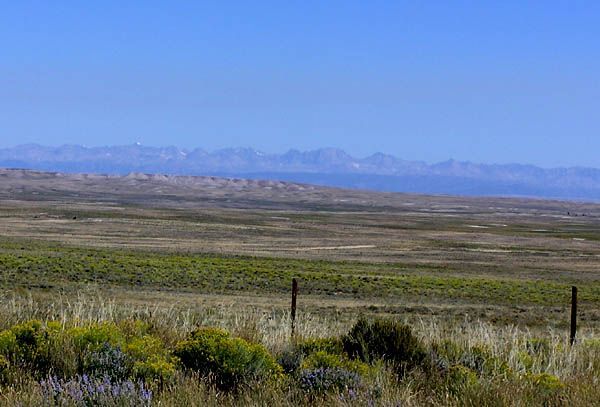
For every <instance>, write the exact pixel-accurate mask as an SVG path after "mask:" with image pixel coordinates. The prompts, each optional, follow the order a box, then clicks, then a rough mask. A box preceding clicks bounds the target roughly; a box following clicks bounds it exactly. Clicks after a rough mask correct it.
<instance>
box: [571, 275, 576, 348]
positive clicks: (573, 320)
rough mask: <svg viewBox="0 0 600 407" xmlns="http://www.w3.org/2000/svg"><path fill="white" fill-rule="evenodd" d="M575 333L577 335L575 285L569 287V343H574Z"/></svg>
mask: <svg viewBox="0 0 600 407" xmlns="http://www.w3.org/2000/svg"><path fill="white" fill-rule="evenodd" d="M575 335H577V287H575V286H573V287H571V337H570V343H571V345H573V344H574V343H575Z"/></svg>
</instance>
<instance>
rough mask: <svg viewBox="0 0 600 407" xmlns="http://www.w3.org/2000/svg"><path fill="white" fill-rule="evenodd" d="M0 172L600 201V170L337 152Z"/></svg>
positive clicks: (80, 161)
mask: <svg viewBox="0 0 600 407" xmlns="http://www.w3.org/2000/svg"><path fill="white" fill-rule="evenodd" d="M0 167H4V168H24V169H33V170H41V171H60V172H67V173H76V172H82V173H102V174H115V175H125V174H129V173H132V172H140V173H161V174H174V175H217V176H230V177H231V176H233V177H242V178H249V179H271V180H286V181H294V182H304V183H311V184H319V185H325V186H335V187H344V188H361V189H373V190H378V191H389V192H414V193H428V194H453V195H471V196H477V195H481V196H486V195H487V196H524V197H539V198H559V199H574V200H594V201H597V200H600V169H593V168H581V167H573V168H553V169H543V168H539V167H535V166H532V165H522V164H504V165H497V164H476V163H472V162H460V161H455V160H448V161H445V162H441V163H437V164H427V163H425V162H421V161H407V160H402V159H400V158H397V157H394V156H392V155H389V154H383V153H376V154H373V155H371V156H369V157H366V158H356V157H352V156H351V155H349V154H347V153H346V152H345V151H343V150H340V149H336V148H322V149H318V150H313V151H298V150H290V151H288V152H286V153H284V154H267V153H263V152H261V151H257V150H254V149H252V148H227V149H222V150H217V151H214V152H207V151H205V150H202V149H195V150H185V149H180V148H177V147H172V146H171V147H147V146H143V145H140V144H133V145H126V146H107V147H84V146H80V145H64V146H60V147H47V146H41V145H37V144H26V145H20V146H17V147H13V148H5V149H0Z"/></svg>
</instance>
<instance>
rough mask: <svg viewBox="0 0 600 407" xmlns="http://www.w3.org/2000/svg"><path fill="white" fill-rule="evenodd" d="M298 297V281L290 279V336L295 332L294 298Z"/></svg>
mask: <svg viewBox="0 0 600 407" xmlns="http://www.w3.org/2000/svg"><path fill="white" fill-rule="evenodd" d="M297 297H298V281H296V279H295V278H292V314H291V317H292V336H294V333H295V330H296V298H297Z"/></svg>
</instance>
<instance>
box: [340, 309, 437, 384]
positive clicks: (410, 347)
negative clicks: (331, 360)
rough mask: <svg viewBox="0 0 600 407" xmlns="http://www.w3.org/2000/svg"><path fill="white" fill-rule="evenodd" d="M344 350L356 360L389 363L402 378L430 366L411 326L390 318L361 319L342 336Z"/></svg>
mask: <svg viewBox="0 0 600 407" xmlns="http://www.w3.org/2000/svg"><path fill="white" fill-rule="evenodd" d="M342 343H343V347H344V351H345V352H346V353H347V354H348V355H349V356H350V357H351V358H353V359H359V360H362V361H363V362H367V363H373V362H375V361H377V360H379V359H382V360H384V361H386V362H387V363H390V364H391V365H392V366H393V367H394V369H395V370H396V373H398V375H399V376H400V377H402V376H404V375H405V373H406V372H407V371H409V370H411V369H414V368H416V367H423V366H426V364H427V365H428V363H426V362H428V355H427V352H426V351H425V348H424V347H423V345H422V344H421V342H420V341H419V340H418V339H417V338H416V337H415V336H414V335H413V334H412V331H411V329H410V327H409V326H407V325H403V324H401V323H399V322H395V321H392V320H387V319H376V320H374V321H368V320H367V319H365V318H360V319H359V320H358V321H357V322H356V324H354V326H353V327H352V328H351V329H350V332H348V334H346V335H345V336H344V337H343V338H342Z"/></svg>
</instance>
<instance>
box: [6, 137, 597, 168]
mask: <svg viewBox="0 0 600 407" xmlns="http://www.w3.org/2000/svg"><path fill="white" fill-rule="evenodd" d="M27 145H37V146H40V147H48V148H61V147H65V146H77V147H84V148H88V149H93V148H116V147H128V146H134V145H139V146H140V147H148V148H153V149H161V148H177V149H179V150H182V151H186V152H191V151H194V150H202V151H205V152H207V153H209V154H213V153H216V152H218V151H222V150H229V149H234V150H235V149H251V150H255V151H257V152H261V153H264V154H267V155H284V154H286V153H288V152H290V151H299V152H302V153H306V152H311V151H318V150H327V149H334V150H340V151H343V152H345V153H347V154H349V155H350V156H352V157H353V158H357V159H365V158H368V157H371V156H374V155H376V154H386V155H390V156H393V157H395V158H397V159H400V160H403V161H408V162H420V163H425V164H427V165H435V164H441V163H445V162H449V161H457V162H464V163H473V164H478V165H491V166H493V165H500V166H504V165H507V166H510V165H525V166H534V167H538V168H541V169H558V168H591V169H600V165H599V166H598V167H593V166H582V165H572V166H569V165H564V166H560V165H557V166H544V165H537V164H533V163H530V162H516V161H506V162H498V161H496V162H493V161H492V162H485V161H476V160H460V159H457V158H455V157H447V158H446V159H442V160H439V161H428V160H424V159H419V158H416V157H403V156H399V155H395V154H391V153H386V152H384V151H372V152H370V153H366V154H364V155H357V154H352V153H350V152H348V151H346V150H345V149H343V148H340V147H336V146H327V145H324V146H321V147H317V148H313V149H300V148H297V147H294V146H291V147H289V148H286V149H285V150H280V151H265V150H262V149H258V148H256V147H253V146H251V145H237V146H236V145H232V146H224V147H219V148H213V149H208V148H204V147H202V146H195V147H181V146H178V145H175V144H163V145H148V144H143V143H140V142H133V143H128V144H97V145H86V144H77V143H63V144H41V143H35V142H34V143H18V144H14V145H10V146H5V147H4V146H0V150H2V149H4V150H6V149H14V148H17V147H22V146H27Z"/></svg>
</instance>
